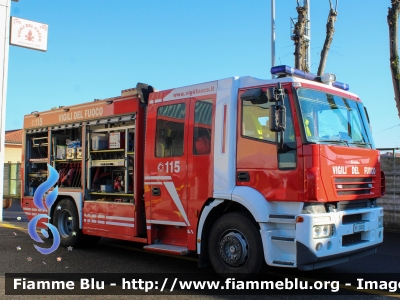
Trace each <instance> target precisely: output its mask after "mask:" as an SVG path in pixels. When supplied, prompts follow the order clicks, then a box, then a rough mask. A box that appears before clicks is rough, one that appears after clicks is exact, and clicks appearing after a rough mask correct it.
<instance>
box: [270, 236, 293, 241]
mask: <svg viewBox="0 0 400 300" xmlns="http://www.w3.org/2000/svg"><path fill="white" fill-rule="evenodd" d="M271 240H276V241H284V242H294V241H295V238H294V237H290V236H271Z"/></svg>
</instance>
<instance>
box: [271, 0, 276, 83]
mask: <svg viewBox="0 0 400 300" xmlns="http://www.w3.org/2000/svg"><path fill="white" fill-rule="evenodd" d="M274 66H275V0H271V68H272V67H274ZM274 78H275V76H274V75H272V79H274Z"/></svg>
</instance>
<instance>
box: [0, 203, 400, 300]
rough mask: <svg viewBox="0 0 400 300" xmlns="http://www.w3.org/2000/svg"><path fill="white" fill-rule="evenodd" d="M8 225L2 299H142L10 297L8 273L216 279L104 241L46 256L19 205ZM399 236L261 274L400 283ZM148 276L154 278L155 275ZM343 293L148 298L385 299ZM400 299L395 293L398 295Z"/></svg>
mask: <svg viewBox="0 0 400 300" xmlns="http://www.w3.org/2000/svg"><path fill="white" fill-rule="evenodd" d="M18 217H21V219H20V220H18ZM3 220H4V222H3V223H0V299H27V298H28V297H29V299H132V298H137V299H139V298H143V295H140V296H114V295H101V296H99V295H97V296H96V295H86V296H71V295H68V296H54V295H47V296H6V295H4V292H5V291H4V275H5V273H61V274H71V276H72V275H73V274H74V273H85V274H90V273H103V274H108V275H109V274H120V273H127V274H136V275H138V274H143V276H148V275H149V273H151V274H154V276H162V277H168V275H171V276H175V275H176V274H180V275H183V276H185V274H188V275H187V276H188V278H190V273H195V274H197V275H202V274H203V275H205V276H208V277H210V278H211V277H212V276H213V275H214V272H213V270H212V269H198V268H197V258H196V256H194V255H193V256H183V257H176V256H169V255H160V254H154V253H149V252H146V251H144V250H143V248H142V247H143V245H141V244H137V243H132V242H125V241H117V240H112V239H102V240H101V241H100V242H99V244H97V245H96V246H94V247H91V248H79V249H72V251H68V249H66V248H61V247H60V248H59V249H57V250H56V251H55V252H54V253H51V254H49V255H42V254H40V253H39V252H38V251H36V249H35V248H34V244H38V243H36V242H34V241H33V240H32V239H31V238H30V236H29V235H28V233H27V229H26V228H27V225H28V220H27V219H26V217H25V216H24V215H23V213H22V212H21V210H20V209H19V206H18V205H15V206H13V207H11V208H10V209H8V210H5V211H4V217H3ZM51 242H52V241H51V240H45V245H44V246H43V245H41V246H43V247H46V245H47V247H49V246H50V245H51ZM399 250H400V234H398V233H388V232H386V233H385V238H384V243H383V245H381V246H380V247H379V250H378V253H377V254H375V255H372V256H368V257H366V258H361V259H359V260H354V261H350V262H347V263H344V264H340V265H336V266H333V267H328V268H324V269H320V270H315V271H310V272H301V271H297V270H293V269H283V268H271V267H267V266H265V267H264V269H263V271H262V275H264V276H267V277H268V278H278V279H279V278H286V277H289V278H293V277H296V278H299V279H304V280H309V281H310V282H312V281H313V280H319V279H321V278H322V277H323V276H325V275H326V274H330V275H331V276H332V278H335V276H336V280H338V279H340V278H341V277H343V276H346V274H348V273H358V274H359V275H360V274H368V273H369V274H376V273H379V274H386V273H394V274H393V275H396V276H397V278H399V279H398V280H399V281H400V276H399V273H400V251H399ZM151 274H150V275H151ZM340 290H341V291H344V292H345V293H347V294H348V293H350V294H351V296H350V295H342V296H340V293H339V295H335V296H318V295H317V296H301V295H297V296H296V295H277V296H265V295H264V296H243V295H240V296H239V295H237V296H235V295H207V294H205V293H202V292H201V291H199V292H198V293H196V294H195V295H190V296H189V295H168V293H163V294H162V295H160V294H157V295H148V296H146V298H147V299H151V298H157V299H161V298H160V297H162V299H187V298H189V297H190V299H253V298H254V299H256V298H261V297H262V298H263V299H265V298H279V299H293V298H309V299H326V297H329V298H331V297H335V299H348V298H349V297H351V298H352V299H378V298H379V299H383V298H387V297H386V296H384V295H383V294H382V293H381V292H379V291H373V290H369V289H367V290H364V291H362V292H360V291H355V290H354V289H351V288H349V287H344V286H343V287H341V289H340ZM399 295H400V286H399V291H397V296H398V297H399Z"/></svg>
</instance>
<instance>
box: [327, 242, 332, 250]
mask: <svg viewBox="0 0 400 300" xmlns="http://www.w3.org/2000/svg"><path fill="white" fill-rule="evenodd" d="M326 248H327V249H328V250H331V248H332V242H331V241H329V242H328V244H326Z"/></svg>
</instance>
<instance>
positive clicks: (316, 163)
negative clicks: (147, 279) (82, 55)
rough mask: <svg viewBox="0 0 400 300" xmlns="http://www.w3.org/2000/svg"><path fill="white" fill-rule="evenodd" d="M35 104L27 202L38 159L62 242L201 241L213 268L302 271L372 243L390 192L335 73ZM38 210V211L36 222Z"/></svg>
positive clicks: (186, 246) (203, 262)
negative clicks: (53, 189)
mask: <svg viewBox="0 0 400 300" xmlns="http://www.w3.org/2000/svg"><path fill="white" fill-rule="evenodd" d="M271 72H272V73H273V74H274V75H275V76H277V78H276V79H272V80H261V79H256V78H253V77H232V78H227V79H222V80H217V81H212V82H207V83H201V84H196V85H192V86H185V87H180V88H175V89H170V90H164V91H156V90H155V89H154V88H153V87H152V86H150V85H146V84H141V83H140V84H138V85H137V87H136V88H133V89H129V90H123V91H122V94H121V96H117V97H114V98H108V99H104V100H94V102H87V103H83V104H79V105H72V106H60V107H56V108H53V109H51V110H48V111H43V112H37V111H36V112H32V113H31V114H29V115H26V116H25V119H24V145H23V149H24V151H23V157H22V161H24V162H25V164H23V166H22V177H23V184H22V186H23V187H22V195H23V197H22V203H21V204H22V207H23V210H24V211H25V213H26V214H27V216H28V217H29V218H33V217H34V216H36V215H38V214H40V213H44V212H43V211H42V210H40V209H38V208H36V207H35V205H34V203H33V195H34V192H35V189H36V188H37V187H38V186H39V185H40V184H41V182H44V181H46V178H47V175H48V168H47V164H49V165H51V166H52V167H53V168H55V169H56V170H57V171H58V173H59V180H58V182H57V185H58V197H57V200H56V202H55V203H54V204H53V205H52V206H51V207H50V208H51V209H50V210H48V211H45V213H47V214H48V216H49V217H50V218H51V219H50V222H51V223H52V224H53V225H55V226H56V227H57V229H58V231H59V233H60V236H61V245H62V246H65V247H67V246H73V247H75V246H76V247H77V246H83V245H87V244H90V243H95V242H97V241H98V240H99V239H100V237H107V238H114V239H121V240H127V241H134V242H140V243H143V244H144V249H146V250H149V251H155V252H166V253H170V254H176V255H186V254H188V253H197V254H198V257H199V266H200V267H203V266H208V265H210V264H211V265H212V266H213V268H214V269H215V270H216V271H217V272H219V273H255V272H258V271H260V268H261V267H262V265H263V261H265V262H266V263H267V264H268V265H270V266H279V267H292V268H298V269H301V270H311V269H316V268H321V267H326V266H330V265H333V264H337V263H342V262H345V261H348V260H351V259H355V258H360V257H363V256H365V255H369V254H372V253H375V252H376V248H377V246H378V245H379V244H381V243H382V241H383V209H382V207H379V206H378V205H377V199H378V198H379V197H381V196H382V195H383V194H384V192H385V177H384V174H383V172H382V171H381V169H380V156H379V152H378V151H377V150H375V146H374V142H373V139H372V134H371V131H370V125H369V119H368V114H367V111H366V109H365V108H364V106H363V104H362V103H361V101H360V99H359V97H358V96H356V95H355V94H353V93H350V92H348V91H347V90H348V86H347V85H346V84H342V83H340V82H337V81H336V80H335V77H334V75H332V74H326V75H324V76H321V77H317V76H315V75H312V74H309V73H305V72H303V71H299V70H297V69H293V68H290V67H288V66H277V67H273V68H272V69H271ZM44 221H46V222H47V219H46V220H44Z"/></svg>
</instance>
